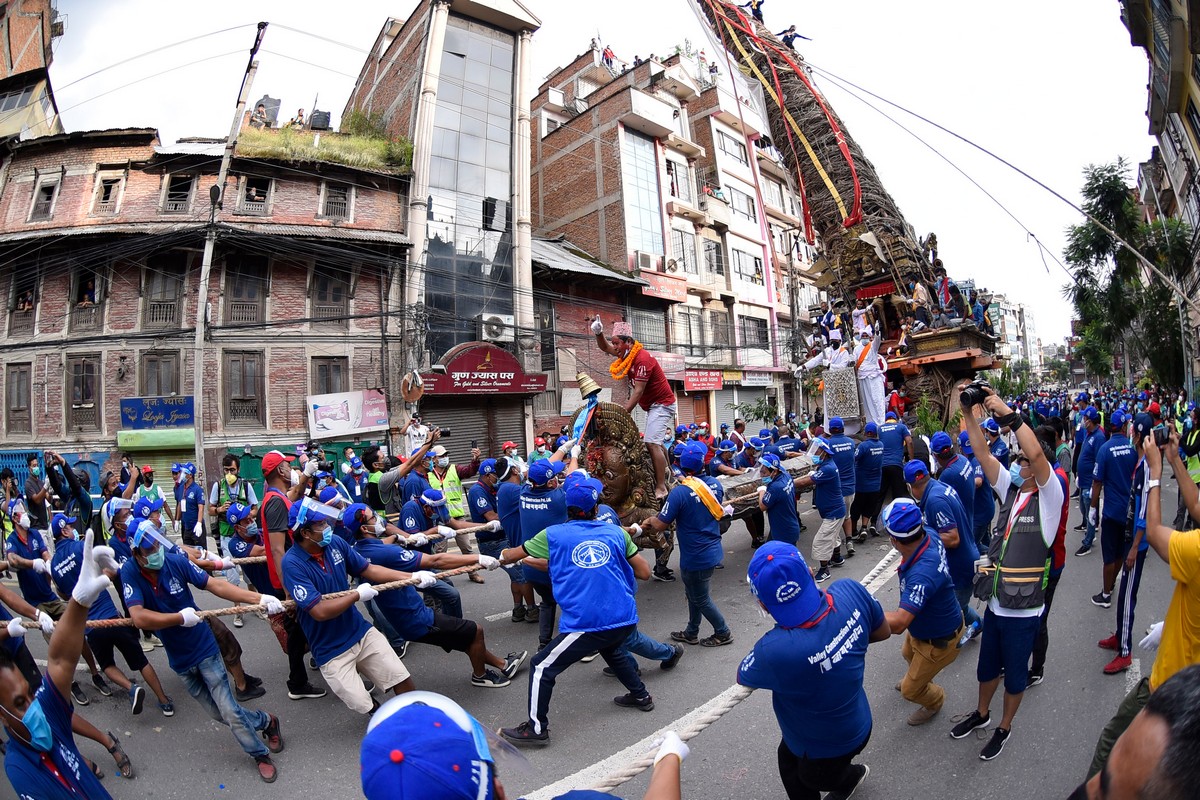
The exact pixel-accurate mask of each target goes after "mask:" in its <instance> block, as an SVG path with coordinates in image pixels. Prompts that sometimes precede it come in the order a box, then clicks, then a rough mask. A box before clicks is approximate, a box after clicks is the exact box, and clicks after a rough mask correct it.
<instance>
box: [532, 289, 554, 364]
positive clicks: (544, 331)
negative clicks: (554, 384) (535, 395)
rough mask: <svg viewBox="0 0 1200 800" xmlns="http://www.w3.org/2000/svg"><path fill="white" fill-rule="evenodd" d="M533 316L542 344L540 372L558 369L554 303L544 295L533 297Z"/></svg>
mask: <svg viewBox="0 0 1200 800" xmlns="http://www.w3.org/2000/svg"><path fill="white" fill-rule="evenodd" d="M533 317H534V321H535V322H536V323H537V329H538V339H539V340H540V343H541V345H542V372H550V371H552V370H555V369H558V353H557V352H555V349H554V346H555V345H554V304H553V303H552V302H551V301H550V300H548V299H546V298H544V297H535V298H533Z"/></svg>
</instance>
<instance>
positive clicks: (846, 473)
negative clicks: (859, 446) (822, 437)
mask: <svg viewBox="0 0 1200 800" xmlns="http://www.w3.org/2000/svg"><path fill="white" fill-rule="evenodd" d="M826 441H828V442H829V446H830V447H832V448H833V463H835V464H837V468H838V478H839V479H840V481H841V486H842V496H843V497H849V496H850V495H852V494H854V488H855V486H857V485H858V478H857V476H856V475H855V470H854V447H855V445H854V440H853V439H851V438H850V437H849V436H847V435H846V434H844V433H843V434H839V435H837V436H830V437H829V438H828V439H827V440H826Z"/></svg>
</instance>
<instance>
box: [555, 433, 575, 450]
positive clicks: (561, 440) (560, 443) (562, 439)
mask: <svg viewBox="0 0 1200 800" xmlns="http://www.w3.org/2000/svg"><path fill="white" fill-rule="evenodd" d="M569 441H571V440H570V439H568V438H567V437H566V436H560V437H558V438H557V439H555V440H554V447H555V449H557V448H559V447H562V446H563V445H564V444H566V443H567V442H569Z"/></svg>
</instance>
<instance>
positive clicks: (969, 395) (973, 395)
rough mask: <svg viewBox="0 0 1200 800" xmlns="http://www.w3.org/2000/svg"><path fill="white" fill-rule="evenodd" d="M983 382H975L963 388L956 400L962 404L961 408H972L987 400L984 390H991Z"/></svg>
mask: <svg viewBox="0 0 1200 800" xmlns="http://www.w3.org/2000/svg"><path fill="white" fill-rule="evenodd" d="M991 388H992V387H991V386H989V385H988V382H987V381H985V380H975V381H971V382H970V383H968V384H967V385H966V386H964V387H963V390H962V392H960V393H959V395H958V399H959V402H961V403H962V406H963V408H971V407H972V406H977V405H981V404H982V403H983V401H984V400H986V399H987V392H985V391H984V389H991Z"/></svg>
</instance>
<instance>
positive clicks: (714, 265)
mask: <svg viewBox="0 0 1200 800" xmlns="http://www.w3.org/2000/svg"><path fill="white" fill-rule="evenodd" d="M704 266H706V267H708V271H709V272H711V273H712V274H714V275H721V276H724V275H725V248H724V247H722V246H721V243H720V242H715V241H713V240H712V239H705V240H704Z"/></svg>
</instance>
